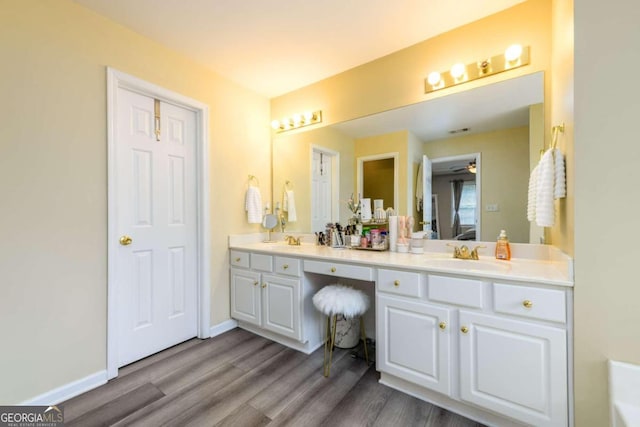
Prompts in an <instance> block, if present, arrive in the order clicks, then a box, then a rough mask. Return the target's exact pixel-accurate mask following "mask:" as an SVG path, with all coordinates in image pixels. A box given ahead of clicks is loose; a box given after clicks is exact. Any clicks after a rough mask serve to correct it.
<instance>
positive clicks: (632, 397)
mask: <svg viewBox="0 0 640 427" xmlns="http://www.w3.org/2000/svg"><path fill="white" fill-rule="evenodd" d="M609 411H610V415H609V416H610V422H611V427H638V426H640V365H633V364H631V363H624V362H618V361H615V360H609Z"/></svg>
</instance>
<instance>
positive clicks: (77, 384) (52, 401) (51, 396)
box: [20, 370, 107, 405]
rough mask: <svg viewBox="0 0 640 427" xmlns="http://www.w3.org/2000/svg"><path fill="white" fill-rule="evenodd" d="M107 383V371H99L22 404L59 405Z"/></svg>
mask: <svg viewBox="0 0 640 427" xmlns="http://www.w3.org/2000/svg"><path fill="white" fill-rule="evenodd" d="M106 383H107V371H106V370H103V371H98V372H96V373H95V374H91V375H89V376H86V377H84V378H81V379H79V380H76V381H73V382H70V383H68V384H65V385H62V386H60V387H58V388H55V389H53V390H50V391H48V392H46V393H43V394H41V395H39V396H36V397H33V398H31V399H27V400H25V401H24V402H22V403H20V405H57V404H58V403H60V402H64V401H65V400H69V399H71V398H72V397H76V396H78V395H79V394H82V393H85V392H87V391H89V390H93V389H94V388H96V387H99V386H101V385H103V384H106Z"/></svg>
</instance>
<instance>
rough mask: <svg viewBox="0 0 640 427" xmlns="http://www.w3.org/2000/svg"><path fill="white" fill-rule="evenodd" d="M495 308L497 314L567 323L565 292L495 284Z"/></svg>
mask: <svg viewBox="0 0 640 427" xmlns="http://www.w3.org/2000/svg"><path fill="white" fill-rule="evenodd" d="M493 306H494V310H495V311H496V312H497V313H505V314H513V315H516V316H522V317H529V318H532V319H540V320H549V321H552V322H560V323H566V321H567V301H566V295H565V293H564V292H563V291H560V290H554V289H543V288H532V287H528V286H517V285H507V284H504V283H494V285H493Z"/></svg>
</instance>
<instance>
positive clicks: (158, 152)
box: [115, 88, 198, 366]
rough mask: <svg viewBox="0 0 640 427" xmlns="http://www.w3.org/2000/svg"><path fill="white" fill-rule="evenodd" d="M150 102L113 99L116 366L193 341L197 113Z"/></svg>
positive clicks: (124, 95) (136, 97)
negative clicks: (157, 118) (114, 108)
mask: <svg viewBox="0 0 640 427" xmlns="http://www.w3.org/2000/svg"><path fill="white" fill-rule="evenodd" d="M155 102H158V101H154V99H153V98H150V97H148V96H143V95H140V94H137V93H134V92H131V91H128V90H125V89H122V88H119V89H118V92H117V105H118V107H117V116H116V131H115V134H116V144H115V151H116V153H115V159H116V162H117V176H116V192H117V207H116V212H117V214H116V219H115V220H116V229H117V230H118V235H119V236H122V237H121V238H120V245H119V246H118V250H117V255H116V269H115V271H116V278H117V285H116V293H117V307H118V308H117V331H118V337H117V342H118V366H123V365H126V364H128V363H131V362H133V361H135V360H138V359H141V358H143V357H145V356H148V355H150V354H153V353H155V352H158V351H160V350H163V349H165V348H167V347H169V346H172V345H174V344H177V343H179V342H182V341H184V340H187V339H189V338H191V337H194V336H196V334H197V322H198V313H197V236H196V232H197V223H196V220H197V218H196V209H197V206H196V203H197V200H196V164H195V161H196V147H195V144H196V113H195V112H193V111H190V110H187V109H184V108H180V107H177V106H174V105H171V104H168V103H164V102H163V103H160V102H158V104H157V105H155V104H154V103H155ZM158 107H159V112H160V120H159V125H160V126H159V130H160V133H159V137H157V136H156V125H157V121H156V118H155V114H156V113H157V112H158V111H157V108H158ZM126 236H128V237H130V239H131V240H130V242H128V241H127V240H126Z"/></svg>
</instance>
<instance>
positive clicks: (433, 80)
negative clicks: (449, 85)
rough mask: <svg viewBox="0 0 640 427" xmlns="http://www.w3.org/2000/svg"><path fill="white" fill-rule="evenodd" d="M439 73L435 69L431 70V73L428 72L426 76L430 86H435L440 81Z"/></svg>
mask: <svg viewBox="0 0 640 427" xmlns="http://www.w3.org/2000/svg"><path fill="white" fill-rule="evenodd" d="M440 79H441V77H440V73H439V72H437V71H433V72H431V73H429V76H428V77H427V82H428V83H429V84H430V85H431V86H436V85H437V84H438V83H440Z"/></svg>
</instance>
